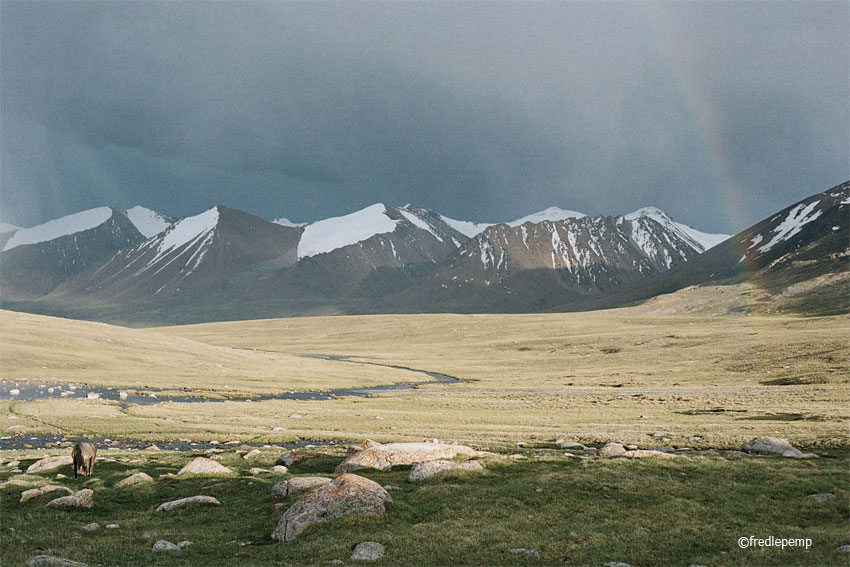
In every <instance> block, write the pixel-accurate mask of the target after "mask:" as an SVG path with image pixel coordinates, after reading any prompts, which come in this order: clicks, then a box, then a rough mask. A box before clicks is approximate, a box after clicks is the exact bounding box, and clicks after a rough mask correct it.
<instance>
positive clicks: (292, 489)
mask: <svg viewBox="0 0 850 567" xmlns="http://www.w3.org/2000/svg"><path fill="white" fill-rule="evenodd" d="M329 482H331V479H329V478H326V477H323V476H298V477H295V478H290V479H289V480H282V481H280V482H278V483H275V485H274V486H272V500H283V499H284V498H286V497H287V496H289V495H290V494H294V493H296V492H298V491H299V490H306V489H308V488H316V487H317V486H322V485H324V484H328V483H329Z"/></svg>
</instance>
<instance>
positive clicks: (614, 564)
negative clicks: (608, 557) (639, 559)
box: [605, 561, 632, 567]
mask: <svg viewBox="0 0 850 567" xmlns="http://www.w3.org/2000/svg"><path fill="white" fill-rule="evenodd" d="M605 567H632V566H631V565H629V564H628V563H623V562H622V561H609V562H608V563H605Z"/></svg>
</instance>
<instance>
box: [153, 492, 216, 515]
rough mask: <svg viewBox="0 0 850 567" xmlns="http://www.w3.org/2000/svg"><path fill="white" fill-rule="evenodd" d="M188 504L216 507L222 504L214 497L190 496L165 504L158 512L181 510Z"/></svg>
mask: <svg viewBox="0 0 850 567" xmlns="http://www.w3.org/2000/svg"><path fill="white" fill-rule="evenodd" d="M186 504H212V505H214V506H220V505H221V502H219V501H218V500H216V499H215V498H213V497H212V496H189V497H188V498H180V499H179V500H172V501H170V502H164V503H162V504H160V505H159V506H158V507H157V509H156V511H157V512H168V511H169V510H174V509H175V508H180V507H181V506H185V505H186Z"/></svg>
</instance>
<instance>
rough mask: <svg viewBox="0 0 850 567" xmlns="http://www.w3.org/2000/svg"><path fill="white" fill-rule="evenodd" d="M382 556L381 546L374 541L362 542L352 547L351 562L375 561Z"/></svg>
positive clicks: (382, 547)
mask: <svg viewBox="0 0 850 567" xmlns="http://www.w3.org/2000/svg"><path fill="white" fill-rule="evenodd" d="M383 556H384V546H383V544H380V543H376V542H374V541H364V542H362V543H358V544H357V545H356V546H355V547H354V552H353V553H352V554H351V559H352V561H377V560H378V559H380V558H381V557H383Z"/></svg>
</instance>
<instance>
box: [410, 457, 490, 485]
mask: <svg viewBox="0 0 850 567" xmlns="http://www.w3.org/2000/svg"><path fill="white" fill-rule="evenodd" d="M481 470H484V469H483V467H482V466H481V463H479V462H478V461H466V462H462V463H458V462H455V461H425V462H424V463H415V464H414V465H413V468H411V469H410V474H409V475H408V476H407V482H422V481H423V480H425V479H426V478H431V477H432V476H435V475H438V474H441V473H444V472H448V471H467V472H469V471H481Z"/></svg>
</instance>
